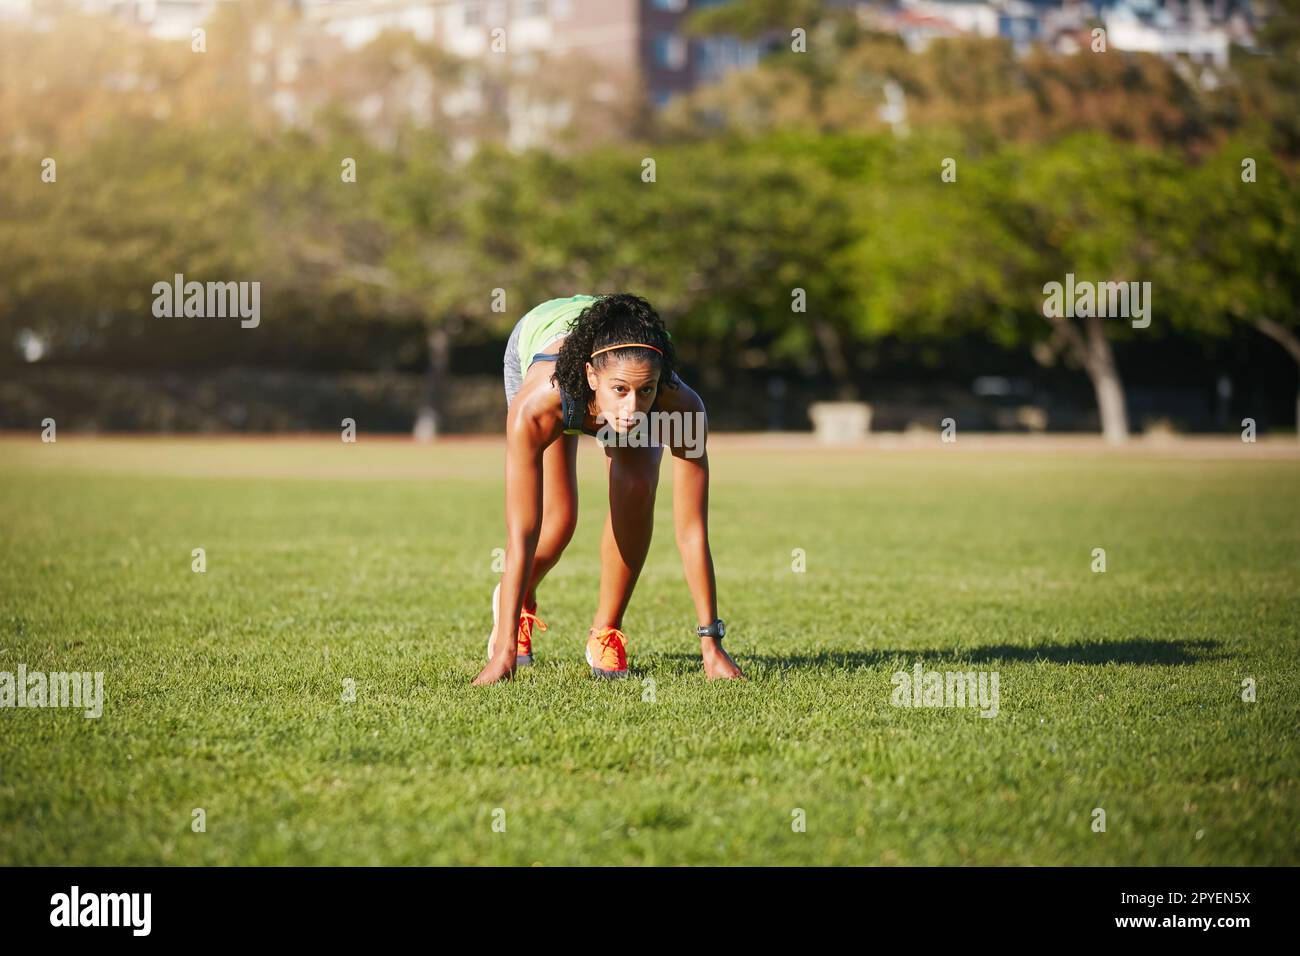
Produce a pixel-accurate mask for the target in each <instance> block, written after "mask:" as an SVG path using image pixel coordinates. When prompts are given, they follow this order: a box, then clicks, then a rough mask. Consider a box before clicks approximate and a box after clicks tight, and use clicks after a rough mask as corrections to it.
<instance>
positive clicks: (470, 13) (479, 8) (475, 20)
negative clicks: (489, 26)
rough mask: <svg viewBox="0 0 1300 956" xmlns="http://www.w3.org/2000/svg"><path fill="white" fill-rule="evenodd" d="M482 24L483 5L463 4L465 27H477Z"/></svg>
mask: <svg viewBox="0 0 1300 956" xmlns="http://www.w3.org/2000/svg"><path fill="white" fill-rule="evenodd" d="M482 24H483V5H482V4H481V3H473V2H472V3H467V4H465V26H467V27H477V26H482Z"/></svg>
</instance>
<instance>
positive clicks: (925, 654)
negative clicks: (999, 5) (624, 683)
mask: <svg viewBox="0 0 1300 956" xmlns="http://www.w3.org/2000/svg"><path fill="white" fill-rule="evenodd" d="M1222 646H1223V645H1222V644H1221V643H1220V642H1219V641H1151V640H1141V639H1134V640H1129V641H1101V642H1097V643H1090V644H1084V643H1078V642H1076V643H1073V644H1038V645H1034V646H1032V647H1030V646H1025V645H1019V644H988V645H985V646H982V647H967V648H945V649H943V650H937V649H929V650H920V649H910V650H865V651H821V652H819V653H816V654H787V655H783V656H777V655H775V654H746V653H744V652H743V651H741V652H736V651H732V654H733V656H735V657H736V663H737V664H739V665H740V666H741V668H742V669H743V668H744V667H745V664H746V663H750V664H758V665H761V666H763V667H771V668H775V669H777V670H820V669H823V668H840V669H843V668H860V667H878V666H880V665H882V664H885V663H892V664H900V663H901V664H904V665H906V666H908V667H910V666H912V665H913V664H915V663H916V662H917V661H920V662H921V663H922V664H923V665H925V666H926V667H927V668H929V667H931V666H936V665H939V664H953V665H956V664H989V663H994V662H998V661H1002V662H1026V663H1037V662H1040V661H1043V662H1047V663H1051V664H1161V665H1177V664H1199V663H1203V662H1206V661H1217V660H1224V659H1226V658H1227V657H1228V655H1227V654H1225V653H1223V652H1222V650H1221V648H1222ZM655 656H656V657H658V658H663V659H665V660H671V661H676V660H682V661H692V662H694V663H697V664H698V663H699V660H700V659H699V656H698V655H691V654H657V655H655Z"/></svg>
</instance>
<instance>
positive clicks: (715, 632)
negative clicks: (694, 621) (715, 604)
mask: <svg viewBox="0 0 1300 956" xmlns="http://www.w3.org/2000/svg"><path fill="white" fill-rule="evenodd" d="M695 633H696V634H697V635H698V636H700V637H716V638H719V639H721V638H723V637H726V635H727V625H726V624H724V623H723V621H722V618H718V619H717V620H716V621H714V622H713V623H712V624H705V625H703V626H701V627H697V628H696V629H695Z"/></svg>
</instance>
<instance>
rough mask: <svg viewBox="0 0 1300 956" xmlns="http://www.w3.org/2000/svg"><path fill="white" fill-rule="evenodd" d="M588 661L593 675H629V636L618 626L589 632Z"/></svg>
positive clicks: (595, 628)
mask: <svg viewBox="0 0 1300 956" xmlns="http://www.w3.org/2000/svg"><path fill="white" fill-rule="evenodd" d="M587 663H588V664H590V665H591V674H592V676H593V677H606V678H609V677H626V676H627V637H626V636H625V635H624V634H623V632H622V631H620V630H619V629H618V628H616V627H599V628H598V627H593V628H592V629H591V630H590V631H588V632H587Z"/></svg>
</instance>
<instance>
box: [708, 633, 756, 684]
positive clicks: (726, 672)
mask: <svg viewBox="0 0 1300 956" xmlns="http://www.w3.org/2000/svg"><path fill="white" fill-rule="evenodd" d="M700 653H701V654H702V655H703V657H704V676H705V677H707V678H708V679H709V680H744V679H745V675H744V674H742V673H741V672H740V668H739V667H737V666H736V662H735V661H733V660H732V659H731V655H730V654H728V653H727V652H726V650H725V649H724V648H723V646H722V642H721V641H719V640H718V639H717V638H713V637H705V638H701V639H700Z"/></svg>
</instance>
